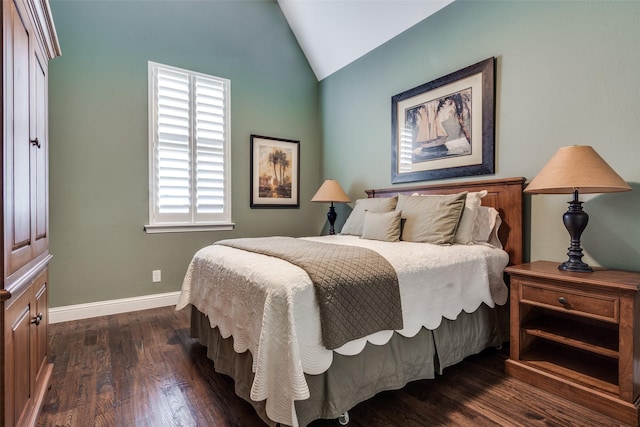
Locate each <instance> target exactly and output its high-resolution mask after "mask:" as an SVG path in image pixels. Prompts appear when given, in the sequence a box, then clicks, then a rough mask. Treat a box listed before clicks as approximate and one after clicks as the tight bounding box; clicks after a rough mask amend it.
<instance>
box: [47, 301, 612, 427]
mask: <svg viewBox="0 0 640 427" xmlns="http://www.w3.org/2000/svg"><path fill="white" fill-rule="evenodd" d="M188 313H189V310H183V311H181V312H175V311H174V309H173V308H172V307H166V308H159V309H153V310H144V311H139V312H135V313H125V314H119V315H113V316H104V317H100V318H96V319H87V320H81V321H75V322H65V323H58V324H53V325H51V326H50V341H51V351H50V353H51V360H52V362H54V371H53V379H52V384H51V388H50V390H49V391H48V392H47V396H46V401H45V406H44V408H43V410H42V413H41V415H40V417H39V420H38V425H39V426H81V427H86V426H126V427H128V426H136V427H138V426H153V427H164V426H203V427H204V426H243V427H244V426H247V427H251V426H264V425H265V424H264V423H263V422H262V421H261V420H260V418H258V416H257V415H256V414H255V412H254V411H253V408H252V407H251V406H250V405H249V404H248V403H246V402H244V401H243V400H242V399H240V398H239V397H237V396H236V395H235V392H234V389H233V382H232V380H231V379H230V378H228V377H226V376H224V375H220V374H217V373H216V372H215V371H214V369H213V362H211V361H210V360H209V359H207V357H206V349H205V348H204V347H202V346H201V345H200V344H198V342H197V341H196V340H193V339H191V338H189V318H188ZM506 357H507V352H506V350H501V351H498V350H495V349H490V350H487V351H485V352H483V353H481V354H479V355H476V356H472V357H470V358H468V359H467V360H465V361H463V362H462V363H460V364H458V365H456V366H453V367H450V368H447V369H446V370H445V373H444V375H443V376H441V377H438V378H437V379H435V380H421V381H415V382H412V383H410V384H408V385H407V386H406V387H404V388H403V389H402V390H398V391H390V392H384V393H380V394H379V395H377V396H375V397H373V398H372V399H370V400H368V401H366V402H363V403H361V404H359V405H357V406H356V407H355V408H353V409H352V410H351V411H350V412H349V415H350V418H351V422H350V423H349V425H350V426H353V427H360V426H362V427H365V426H366V427H371V426H403V427H412V426H619V425H620V423H618V422H616V421H615V420H613V419H611V418H608V417H605V416H603V415H600V414H598V413H596V412H594V411H592V410H590V409H588V408H584V407H581V406H578V405H576V404H574V403H571V402H569V401H567V400H565V399H562V398H559V397H556V396H554V395H552V394H549V393H546V392H543V391H541V390H538V389H536V388H534V387H531V386H529V385H527V384H525V383H523V382H521V381H518V380H516V379H513V378H509V377H505V375H504V368H503V366H504V360H505V358H506ZM338 425H339V424H338V422H337V421H336V420H318V421H316V422H314V423H312V424H311V426H312V427H323V426H338Z"/></svg>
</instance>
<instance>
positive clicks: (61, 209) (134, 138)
mask: <svg viewBox="0 0 640 427" xmlns="http://www.w3.org/2000/svg"><path fill="white" fill-rule="evenodd" d="M51 9H52V13H53V17H54V20H55V23H56V27H57V31H58V36H59V39H60V44H61V47H62V56H61V57H59V58H56V59H54V60H53V61H51V63H50V68H49V116H50V131H49V133H50V181H51V185H50V232H51V239H50V251H51V253H52V254H53V256H54V258H53V261H52V263H51V269H50V280H51V286H50V305H51V306H52V307H56V306H65V305H71V304H79V303H86V302H94V301H103V300H111V299H117V298H126V297H133V296H139V295H147V294H156V293H163V292H170V291H176V290H179V289H180V286H181V284H182V279H183V277H184V273H185V271H186V268H187V265H188V263H189V260H190V259H191V257H192V255H193V254H194V253H195V252H196V250H198V249H199V248H201V247H203V246H205V245H207V244H210V243H212V242H214V241H216V240H219V239H222V238H230V237H242V236H259V235H268V234H286V235H294V236H300V235H310V234H317V233H318V232H319V231H320V230H321V229H322V227H323V225H324V218H323V214H324V212H325V211H326V206H321V205H319V204H313V205H312V204H311V203H310V202H309V200H310V199H311V197H312V196H313V194H314V192H315V190H316V189H317V188H318V187H319V185H320V183H321V175H320V167H321V165H320V163H319V161H318V159H319V158H320V152H321V128H320V120H319V95H318V83H317V80H316V78H315V76H314V75H313V72H312V70H311V68H310V67H309V65H308V63H307V61H306V59H305V57H304V55H303V53H302V51H301V49H300V48H299V46H298V44H297V42H296V40H295V38H294V36H293V34H292V33H291V31H290V29H289V27H288V26H287V23H286V20H285V18H284V16H283V15H282V12H281V11H280V8H279V7H278V5H277V3H276V2H275V1H194V2H190V1H82V2H80V1H59V0H53V1H51ZM147 61H155V62H160V63H163V64H168V65H173V66H176V67H181V68H186V69H191V70H194V71H199V72H202V73H207V74H212V75H215V76H219V77H224V78H228V79H230V80H231V138H232V149H231V157H232V194H233V196H232V197H233V204H232V213H233V220H234V221H235V223H236V228H235V230H234V231H230V232H192V233H167V234H146V233H145V232H144V231H143V226H144V225H145V224H146V223H147V222H148V212H149V208H148V200H149V190H148V188H149V185H148V155H147V149H148V139H147V123H148V122H147V102H148V98H147ZM252 133H255V134H260V135H267V136H274V137H281V138H287V139H296V140H300V155H301V164H300V167H301V172H302V178H301V183H300V185H301V191H300V202H301V206H300V209H275V210H274V209H259V210H258V209H250V208H249V177H250V168H249V166H250V165H249V156H250V154H249V147H250V142H249V141H250V135H251V134H252ZM156 269H159V270H162V282H161V283H159V284H154V283H152V282H151V271H152V270H156Z"/></svg>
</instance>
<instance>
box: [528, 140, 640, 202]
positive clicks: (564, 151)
mask: <svg viewBox="0 0 640 427" xmlns="http://www.w3.org/2000/svg"><path fill="white" fill-rule="evenodd" d="M576 190H577V191H578V192H580V193H583V194H584V193H613V192H617V191H630V190H631V187H630V186H629V184H627V183H626V182H625V181H624V180H623V179H622V178H620V175H618V174H617V173H616V172H615V171H614V170H613V169H611V166H609V165H608V164H607V162H605V161H604V160H603V159H602V157H600V156H599V155H598V153H596V152H595V150H594V149H593V148H591V147H589V146H586V145H572V146H569V147H562V148H560V149H559V150H558V152H557V153H556V154H555V155H554V156H553V157H552V158H551V160H549V162H547V164H546V165H545V166H544V168H542V170H541V171H540V172H539V173H538V175H537V176H536V177H535V178H534V179H533V180H532V181H531V183H530V184H529V185H528V186H527V188H526V189H525V190H524V191H525V192H526V193H541V194H543V193H544V194H571V193H573V192H574V191H576Z"/></svg>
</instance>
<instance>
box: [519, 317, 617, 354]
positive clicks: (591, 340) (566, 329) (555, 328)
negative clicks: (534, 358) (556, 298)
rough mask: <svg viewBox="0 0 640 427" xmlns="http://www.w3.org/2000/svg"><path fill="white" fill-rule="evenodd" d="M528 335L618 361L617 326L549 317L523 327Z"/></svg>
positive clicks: (535, 320)
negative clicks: (592, 324) (598, 325)
mask: <svg viewBox="0 0 640 427" xmlns="http://www.w3.org/2000/svg"><path fill="white" fill-rule="evenodd" d="M522 331H523V332H524V333H526V334H528V335H533V336H536V337H540V338H542V339H545V340H549V341H554V342H557V343H560V344H564V345H567V346H571V347H575V348H579V349H582V350H585V351H588V352H592V353H596V354H599V355H601V356H607V357H611V358H615V359H618V358H619V356H620V353H619V352H618V347H619V338H618V328H617V327H615V325H603V326H601V327H589V326H585V325H584V324H583V323H582V322H579V321H575V320H573V319H565V318H562V317H560V316H553V315H547V316H544V317H539V318H536V319H534V320H531V321H529V322H526V323H524V324H523V325H522Z"/></svg>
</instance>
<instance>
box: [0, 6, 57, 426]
mask: <svg viewBox="0 0 640 427" xmlns="http://www.w3.org/2000/svg"><path fill="white" fill-rule="evenodd" d="M58 55H60V46H59V45H58V38H57V36H56V32H55V27H54V24H53V20H52V18H51V11H50V9H49V3H48V2H47V0H3V1H2V185H1V188H2V240H3V242H4V245H3V247H2V274H1V276H0V277H1V278H2V286H1V288H0V301H1V304H2V307H1V308H2V309H1V310H0V330H1V331H2V334H3V337H2V338H3V339H2V349H1V350H2V351H0V358H1V359H0V361H1V366H2V369H1V375H2V376H1V377H0V417H1V418H0V425H3V426H6V427H9V426H26V425H35V424H36V421H37V418H38V413H39V411H40V408H41V407H42V403H43V400H44V397H45V394H46V391H47V389H48V387H49V380H50V377H51V371H52V369H53V365H52V364H51V363H49V360H48V358H49V352H48V334H47V332H48V331H47V329H48V302H47V294H48V284H49V283H48V264H49V261H50V260H51V255H50V254H49V178H48V176H49V165H48V164H49V162H48V160H49V138H48V99H47V90H48V85H47V77H48V72H47V67H48V61H49V60H51V59H53V58H54V57H56V56H58Z"/></svg>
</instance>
